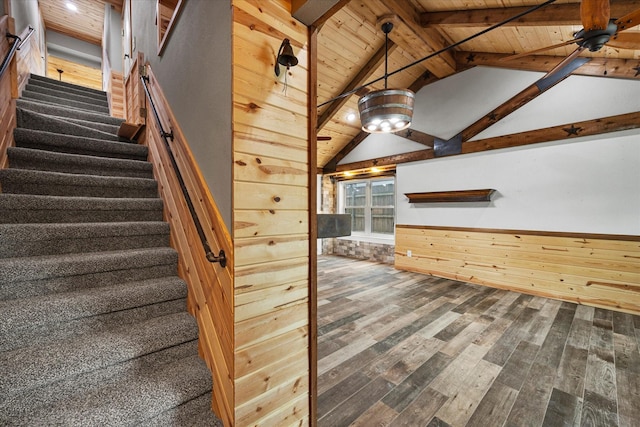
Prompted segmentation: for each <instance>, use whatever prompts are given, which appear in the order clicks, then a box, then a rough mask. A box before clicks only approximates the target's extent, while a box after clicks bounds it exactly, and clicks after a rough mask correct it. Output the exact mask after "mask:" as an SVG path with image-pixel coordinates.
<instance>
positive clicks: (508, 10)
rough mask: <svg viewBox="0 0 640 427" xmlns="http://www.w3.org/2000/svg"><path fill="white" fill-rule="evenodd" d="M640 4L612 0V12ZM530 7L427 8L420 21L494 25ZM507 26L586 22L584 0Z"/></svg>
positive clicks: (631, 0) (552, 7)
mask: <svg viewBox="0 0 640 427" xmlns="http://www.w3.org/2000/svg"><path fill="white" fill-rule="evenodd" d="M638 8H640V0H618V1H615V2H611V16H612V17H614V18H615V17H620V16H624V15H626V14H627V13H629V12H631V11H633V10H636V9H638ZM528 9H529V7H503V8H494V9H472V10H455V11H443V12H425V13H423V14H421V15H420V23H421V24H422V25H423V26H424V27H425V28H429V27H433V26H445V25H446V26H456V27H483V26H490V25H494V24H497V23H499V22H502V21H504V20H506V19H509V18H511V17H513V16H515V15H517V14H519V13H522V12H525V11H526V10H528ZM505 25H506V26H515V25H518V26H527V25H536V26H559V25H582V23H581V22H580V3H566V4H551V5H548V6H545V7H543V8H541V9H538V10H536V11H535V12H531V13H529V14H528V15H525V16H523V17H521V18H518V19H516V20H514V21H511V22H509V23H507V24H505Z"/></svg>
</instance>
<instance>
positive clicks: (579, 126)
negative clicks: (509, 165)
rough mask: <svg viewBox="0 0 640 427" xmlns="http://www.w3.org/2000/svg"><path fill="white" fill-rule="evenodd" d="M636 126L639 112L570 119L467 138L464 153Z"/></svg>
mask: <svg viewBox="0 0 640 427" xmlns="http://www.w3.org/2000/svg"><path fill="white" fill-rule="evenodd" d="M637 128H640V112H635V113H627V114H619V115H616V116H610V117H603V118H600V119H593V120H586V121H583V122H578V123H567V124H564V125H559V126H553V127H549V128H544V129H537V130H532V131H527V132H521V133H516V134H511V135H503V136H498V137H494V138H486V139H481V140H478V141H466V142H463V143H462V154H467V153H477V152H480V151H488V150H497V149H500V148H510V147H519V146H522V145H529V144H538V143H542V142H552V141H560V140H565V139H572V138H579V137H583V136H591V135H600V134H604V133H611V132H618V131H623V130H629V129H637Z"/></svg>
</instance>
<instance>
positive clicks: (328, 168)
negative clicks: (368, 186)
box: [322, 130, 369, 173]
mask: <svg viewBox="0 0 640 427" xmlns="http://www.w3.org/2000/svg"><path fill="white" fill-rule="evenodd" d="M367 136H369V134H368V133H367V132H365V131H363V130H361V131H360V132H359V133H358V134H357V135H356V136H354V137H353V139H352V140H351V141H349V142H348V143H347V145H345V146H344V147H342V150H340V152H338V154H336V155H335V156H333V158H332V159H331V160H329V161H328V162H327V164H326V165H324V166H323V167H322V172H323V173H331V172H335V171H336V168H337V167H338V163H339V162H340V160H342V159H344V158H345V157H346V156H347V154H349V153H350V152H352V151H353V149H354V148H356V147H357V146H358V144H360V143H361V142H362V141H364V140H365V138H366V137H367Z"/></svg>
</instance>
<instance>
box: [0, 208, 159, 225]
mask: <svg viewBox="0 0 640 427" xmlns="http://www.w3.org/2000/svg"><path fill="white" fill-rule="evenodd" d="M127 221H162V211H161V210H160V211H158V210H149V211H145V210H130V211H102V210H73V209H64V210H53V209H39V210H38V209H31V210H29V211H25V210H23V209H19V210H11V209H2V208H0V224H21V223H25V222H30V223H39V224H42V223H71V222H127Z"/></svg>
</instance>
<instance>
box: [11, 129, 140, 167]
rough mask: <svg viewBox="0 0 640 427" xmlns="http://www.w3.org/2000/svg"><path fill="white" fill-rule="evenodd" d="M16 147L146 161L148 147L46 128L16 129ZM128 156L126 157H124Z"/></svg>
mask: <svg viewBox="0 0 640 427" xmlns="http://www.w3.org/2000/svg"><path fill="white" fill-rule="evenodd" d="M13 135H14V139H15V143H16V147H19V148H32V149H36V150H43V151H54V152H62V153H68V154H80V155H87V156H95V157H107V158H127V159H131V160H139V161H146V158H147V152H148V149H147V147H145V146H144V145H138V144H132V143H130V142H119V141H108V140H104V139H96V138H89V137H85V136H75V135H62V134H58V133H53V132H47V131H44V130H33V129H21V128H19V129H16V130H15V131H14V132H13ZM124 156H126V157H124Z"/></svg>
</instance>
